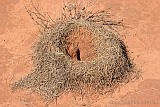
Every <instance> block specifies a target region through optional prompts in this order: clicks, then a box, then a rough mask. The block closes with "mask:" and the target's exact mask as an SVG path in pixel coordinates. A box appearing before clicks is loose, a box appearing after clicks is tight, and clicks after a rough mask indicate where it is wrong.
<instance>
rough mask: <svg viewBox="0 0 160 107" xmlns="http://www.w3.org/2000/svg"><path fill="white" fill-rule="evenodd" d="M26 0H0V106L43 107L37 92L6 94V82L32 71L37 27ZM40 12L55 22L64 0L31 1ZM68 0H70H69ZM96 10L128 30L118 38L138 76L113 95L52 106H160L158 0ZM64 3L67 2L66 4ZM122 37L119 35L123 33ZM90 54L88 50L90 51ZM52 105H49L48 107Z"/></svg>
mask: <svg viewBox="0 0 160 107" xmlns="http://www.w3.org/2000/svg"><path fill="white" fill-rule="evenodd" d="M29 1H30V0H0V56H1V57H0V107H44V104H45V103H44V102H43V101H42V100H41V97H39V96H38V95H36V94H33V93H28V92H27V91H22V92H15V93H12V92H11V87H10V84H11V83H13V82H15V81H17V80H19V79H20V78H22V77H25V76H26V75H27V74H29V73H30V72H31V69H32V60H31V56H32V54H33V53H32V50H31V46H32V45H33V43H34V42H35V41H36V40H37V39H38V37H39V36H38V27H37V26H36V25H34V23H33V21H32V20H31V19H30V17H29V16H28V14H27V13H26V10H25V7H24V4H26V5H28V3H29ZM33 1H34V3H36V4H39V5H40V7H41V11H43V12H49V14H50V15H51V16H52V17H53V18H55V16H57V15H59V12H60V9H61V6H62V4H63V3H64V2H63V1H65V0H33ZM66 1H68V0H66ZM72 1H73V0H72ZM97 2H98V5H96V6H95V7H93V8H92V9H93V11H96V10H97V9H107V8H108V7H112V9H111V11H112V12H113V13H114V14H116V17H117V19H123V20H124V22H125V23H127V24H129V26H131V27H132V28H128V29H127V33H125V35H126V36H124V37H123V38H122V39H123V40H124V42H125V43H126V45H127V49H128V50H129V51H130V56H131V58H132V59H134V62H135V63H136V65H137V67H138V68H140V69H141V71H142V78H140V79H139V80H138V81H135V82H130V83H128V84H126V85H124V86H122V87H121V88H119V90H117V91H116V92H115V93H114V94H112V95H103V96H100V97H98V98H94V96H92V97H90V98H88V99H84V100H80V99H77V100H75V99H74V98H73V97H72V96H71V95H69V94H68V95H65V96H62V97H60V98H58V101H57V105H55V106H56V107H82V106H83V107H84V106H85V107H123V106H125V107H133V106H136V107H160V45H159V43H160V37H159V34H160V30H159V28H160V15H159V13H160V0H97ZM66 3H67V2H66ZM123 34H124V33H123ZM91 54H92V52H91ZM53 106H54V103H52V104H50V105H49V107H53Z"/></svg>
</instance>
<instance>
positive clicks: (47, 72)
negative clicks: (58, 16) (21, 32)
mask: <svg viewBox="0 0 160 107" xmlns="http://www.w3.org/2000/svg"><path fill="white" fill-rule="evenodd" d="M73 7H74V6H72V8H70V9H71V10H69V12H71V11H72V9H75V10H76V8H73ZM75 7H76V6H75ZM66 8H68V7H67V6H66ZM82 10H83V12H84V9H82ZM82 10H81V11H82ZM81 11H78V10H77V13H76V11H75V13H74V15H73V14H72V15H73V17H71V16H66V15H63V16H65V18H66V19H65V20H61V22H58V23H55V24H54V25H50V26H48V25H47V24H45V29H44V31H43V32H42V36H41V38H40V39H39V40H38V42H37V43H36V44H35V46H34V54H35V55H34V56H33V61H34V66H35V69H34V70H33V73H31V74H29V75H28V76H27V77H25V78H23V79H21V80H19V81H17V82H15V83H14V84H13V88H12V89H13V90H16V89H20V90H25V89H31V90H32V91H34V92H38V93H39V94H40V95H42V96H44V97H45V98H46V99H47V100H52V99H55V98H57V97H58V96H60V95H61V94H63V93H66V92H72V93H80V94H81V93H82V92H84V93H88V92H89V91H92V92H93V91H94V92H96V93H99V94H104V93H106V92H109V91H113V90H114V89H115V88H116V87H117V85H118V84H120V83H124V82H125V83H126V82H128V81H129V80H130V79H131V77H132V76H133V74H134V72H133V64H132V63H131V61H130V59H129V57H128V55H127V51H126V47H125V45H124V43H123V42H122V41H121V40H120V39H119V37H118V35H115V34H114V33H113V32H111V31H110V30H109V29H106V28H104V27H103V26H102V25H97V24H96V21H97V22H104V23H103V25H118V24H120V22H117V24H116V23H115V22H112V21H108V22H107V19H105V18H102V17H105V16H107V14H105V13H104V11H103V12H102V11H101V14H100V15H99V13H98V12H97V13H94V14H91V15H86V14H83V13H82V12H81ZM30 15H31V14H30ZM107 17H108V16H107ZM100 19H101V20H100ZM102 19H103V20H102ZM98 20H99V21H98ZM42 21H43V20H42ZM43 24H44V23H43ZM81 28H84V29H86V30H87V31H88V32H91V33H92V36H94V37H95V38H97V39H96V40H95V41H94V43H95V46H94V47H93V48H94V51H95V52H96V57H94V58H93V59H92V60H91V61H81V60H77V61H76V62H75V60H73V59H72V57H71V56H70V55H69V53H68V50H67V49H68V48H67V46H68V44H69V43H68V42H67V40H66V38H67V37H68V36H70V35H71V34H73V33H75V32H78V31H79V29H81ZM79 36H81V35H79ZM86 45H87V44H86Z"/></svg>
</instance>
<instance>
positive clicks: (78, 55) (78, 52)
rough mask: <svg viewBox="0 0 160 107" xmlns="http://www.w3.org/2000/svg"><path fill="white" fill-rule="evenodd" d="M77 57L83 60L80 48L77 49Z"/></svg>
mask: <svg viewBox="0 0 160 107" xmlns="http://www.w3.org/2000/svg"><path fill="white" fill-rule="evenodd" d="M77 59H78V60H81V57H80V50H79V49H78V50H77Z"/></svg>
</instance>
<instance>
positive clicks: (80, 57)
mask: <svg viewBox="0 0 160 107" xmlns="http://www.w3.org/2000/svg"><path fill="white" fill-rule="evenodd" d="M66 40H67V42H69V44H68V45H67V51H68V54H69V56H70V57H71V58H72V59H73V60H74V61H91V60H93V59H94V58H95V57H96V56H97V54H96V52H95V43H96V42H95V40H96V37H95V36H94V35H93V34H92V33H91V32H89V31H88V30H86V29H84V28H79V29H78V30H77V31H75V32H73V33H72V34H71V35H69V36H68V37H67V39H66Z"/></svg>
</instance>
